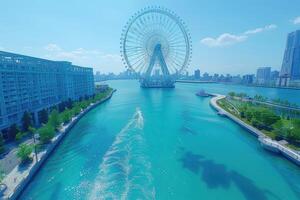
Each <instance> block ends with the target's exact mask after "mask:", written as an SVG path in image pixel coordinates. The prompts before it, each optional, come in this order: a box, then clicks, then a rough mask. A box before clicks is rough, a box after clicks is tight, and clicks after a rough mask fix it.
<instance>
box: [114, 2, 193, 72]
mask: <svg viewBox="0 0 300 200" xmlns="http://www.w3.org/2000/svg"><path fill="white" fill-rule="evenodd" d="M120 48H121V50H120V52H121V56H122V61H123V64H124V65H125V67H127V68H128V69H129V70H132V71H135V72H136V73H139V74H148V75H150V74H149V73H151V71H153V69H155V67H156V66H159V65H160V66H161V71H162V74H164V75H172V74H177V75H178V74H180V73H182V72H183V71H185V70H186V69H187V67H188V65H189V62H190V60H191V54H192V44H191V37H190V34H189V32H188V31H187V27H186V25H185V23H184V22H183V21H182V20H181V19H180V18H179V17H178V16H177V15H176V14H175V13H174V12H172V11H170V10H168V9H165V8H161V7H148V8H145V9H142V10H141V11H139V12H137V13H136V14H134V15H133V16H132V17H131V18H130V19H129V21H128V22H127V24H126V26H125V28H124V29H123V33H122V36H121V42H120ZM156 57H157V59H156ZM155 60H158V62H155Z"/></svg>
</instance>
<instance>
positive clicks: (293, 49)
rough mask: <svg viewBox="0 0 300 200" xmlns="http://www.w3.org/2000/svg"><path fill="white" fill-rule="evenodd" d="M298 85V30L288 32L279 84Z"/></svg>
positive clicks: (299, 43)
mask: <svg viewBox="0 0 300 200" xmlns="http://www.w3.org/2000/svg"><path fill="white" fill-rule="evenodd" d="M298 84H299V85H300V30H297V31H294V32H291V33H289V34H288V37H287V42H286V48H285V51H284V57H283V61H282V67H281V72H280V78H279V80H278V85H279V86H292V85H298Z"/></svg>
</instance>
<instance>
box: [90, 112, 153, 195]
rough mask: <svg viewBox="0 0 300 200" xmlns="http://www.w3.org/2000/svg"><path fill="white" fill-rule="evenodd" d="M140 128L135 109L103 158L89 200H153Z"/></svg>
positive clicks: (141, 124)
mask: <svg viewBox="0 0 300 200" xmlns="http://www.w3.org/2000/svg"><path fill="white" fill-rule="evenodd" d="M143 127H144V118H143V115H142V112H141V110H140V109H138V108H137V109H136V112H135V113H134V115H133V117H132V118H131V119H130V120H129V122H128V123H127V124H126V126H125V127H124V128H123V129H122V130H121V131H120V132H119V133H118V134H117V136H116V138H115V141H114V142H113V144H112V145H111V146H110V148H109V149H108V151H107V152H106V154H105V155H104V157H103V161H102V163H101V164H100V167H99V174H98V176H97V177H96V180H95V183H94V187H93V189H92V191H91V193H90V199H155V188H154V186H153V184H152V182H153V181H152V179H153V178H152V175H151V163H150V162H149V160H148V158H147V156H146V154H145V150H146V145H145V141H144V137H143Z"/></svg>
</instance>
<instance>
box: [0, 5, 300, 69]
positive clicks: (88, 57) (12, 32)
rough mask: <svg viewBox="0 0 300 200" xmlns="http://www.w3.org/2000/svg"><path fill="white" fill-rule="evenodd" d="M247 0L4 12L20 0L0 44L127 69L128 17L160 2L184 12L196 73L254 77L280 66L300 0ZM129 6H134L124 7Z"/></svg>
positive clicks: (299, 24)
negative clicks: (123, 56)
mask: <svg viewBox="0 0 300 200" xmlns="http://www.w3.org/2000/svg"><path fill="white" fill-rule="evenodd" d="M245 2H246V1H243V2H237V1H231V4H227V3H224V2H219V3H216V2H210V3H208V2H197V1H189V4H186V3H184V2H178V3H177V4H176V5H174V4H172V3H171V1H163V2H161V1H153V2H152V3H151V4H149V3H147V2H146V1H131V3H128V2H120V3H119V4H118V5H115V3H111V2H101V3H99V2H96V1H91V2H90V3H89V4H84V3H79V2H74V3H73V2H72V8H71V7H69V3H70V2H68V1H67V2H62V3H60V4H57V2H55V1H54V2H53V1H52V2H43V3H39V2H36V1H31V3H28V2H26V3H25V2H24V3H23V2H19V3H18V5H19V6H18V7H15V12H18V13H20V14H21V15H22V18H20V17H19V16H21V15H18V16H12V15H11V14H9V13H7V12H9V10H5V9H4V8H5V7H11V6H12V5H13V4H14V2H13V1H10V2H4V3H3V5H4V6H3V7H2V9H1V14H0V16H1V17H0V22H1V24H2V26H1V28H0V30H1V33H2V40H1V41H0V49H1V50H3V51H9V52H14V53H20V54H25V55H30V56H34V57H41V58H46V59H51V60H67V61H72V62H73V63H74V64H76V65H83V66H90V67H93V68H94V71H101V72H104V73H107V72H114V73H119V72H121V71H124V69H125V68H124V66H123V64H122V63H121V60H120V54H119V38H120V35H121V31H122V27H123V26H124V25H125V23H126V20H127V18H129V17H130V16H131V15H132V14H133V13H135V12H136V11H138V10H140V9H141V8H144V7H147V6H149V5H160V6H163V7H167V8H169V9H170V10H172V11H175V12H176V13H178V15H180V16H181V17H182V19H183V21H184V22H185V23H186V24H187V26H188V27H189V29H190V33H191V35H192V38H193V57H192V62H191V65H190V67H189V70H188V71H189V73H190V74H191V73H192V72H193V71H194V70H195V69H198V68H200V69H201V71H202V72H208V73H210V74H213V73H215V72H217V73H220V74H226V73H230V74H249V73H254V72H255V71H256V69H257V68H258V67H263V66H271V67H272V68H273V69H275V70H280V69H281V65H282V58H283V54H284V49H285V43H286V37H287V34H288V33H289V32H292V31H295V30H298V29H300V17H299V16H300V14H299V12H298V11H297V9H296V8H297V6H295V5H297V4H299V2H297V1H294V2H289V3H286V2H281V3H280V2H272V1H268V2H264V3H262V2H260V1H251V2H250V1H249V5H248V4H247V5H248V6H247V7H245V6H242V5H245ZM125 3H126V7H127V8H128V9H126V10H123V7H124V4H125ZM265 4H266V5H269V6H268V7H265V6H264V5H265ZM231 9H234V10H235V13H232V12H231ZM287 9H288V10H289V13H288V14H286V12H285V10H287ZM253 12H255V13H256V16H255V17H253V14H252V13H253ZM116 13H118V15H116ZM214 13H217V14H214ZM37 18H38V19H39V20H36V19H37ZM57 18H59V20H57ZM257 19H259V20H257ZM8 22H9V23H8ZM25 24H26V25H25ZM106 24H109V25H106ZM33 30H35V31H33ZM61 33H64V34H61ZM100 35H101V37H100ZM274 41H275V42H274ZM216 57H217V58H218V59H215V58H216Z"/></svg>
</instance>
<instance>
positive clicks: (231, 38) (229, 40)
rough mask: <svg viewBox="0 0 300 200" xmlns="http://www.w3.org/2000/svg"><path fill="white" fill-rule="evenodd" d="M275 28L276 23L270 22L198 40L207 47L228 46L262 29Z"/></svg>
mask: <svg viewBox="0 0 300 200" xmlns="http://www.w3.org/2000/svg"><path fill="white" fill-rule="evenodd" d="M275 28H277V25H275V24H270V25H266V26H264V27H260V28H256V29H251V30H247V31H245V32H244V33H242V34H239V35H236V34H231V33H223V34H221V35H220V36H218V37H216V38H213V37H206V38H203V39H202V40H201V41H200V42H201V43H202V44H204V45H206V46H209V47H221V46H229V45H233V44H236V43H239V42H243V41H245V40H247V39H248V38H249V36H250V35H254V34H258V33H261V32H264V31H269V30H272V29H275Z"/></svg>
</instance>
